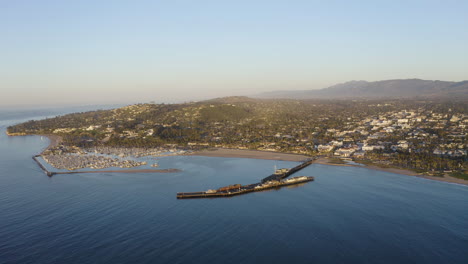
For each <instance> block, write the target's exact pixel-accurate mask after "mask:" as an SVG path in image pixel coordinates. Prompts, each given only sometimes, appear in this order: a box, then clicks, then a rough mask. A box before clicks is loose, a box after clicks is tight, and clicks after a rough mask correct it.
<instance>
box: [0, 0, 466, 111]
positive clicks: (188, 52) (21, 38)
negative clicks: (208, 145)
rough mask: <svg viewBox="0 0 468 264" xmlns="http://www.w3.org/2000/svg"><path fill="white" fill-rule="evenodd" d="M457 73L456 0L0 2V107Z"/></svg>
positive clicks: (462, 30) (461, 43)
mask: <svg viewBox="0 0 468 264" xmlns="http://www.w3.org/2000/svg"><path fill="white" fill-rule="evenodd" d="M397 78H421V79H431V80H436V79H438V80H449V81H461V80H465V79H468V1H466V0H460V1H450V0H441V1H431V0H422V1H412V0H405V1H396V0H389V1H376V0H372V1H350V0H349V1H346V0H343V1H330V0H327V1H312V0H309V1H306V0H304V1H299V0H297V1H295V0H284V1H274V0H265V1H263V0H248V1H243V0H235V1H234V0H232V1H227V0H226V1H224V0H213V1H204V0H191V1H178V0H166V1H156V0H154V1H149V0H148V1H137V0H135V1H130V0H127V1H117V0H112V1H97V0H89V1H88V0H79V1H64V0H57V1H47V0H41V1H38V0H29V1H26V0H11V1H10V0H0V91H1V93H0V106H3V107H5V106H8V105H18V104H20V105H31V104H67V103H71V104H81V103H83V104H94V103H127V102H128V103H133V102H149V101H156V102H174V101H181V100H190V99H195V100H196V99H202V98H212V97H219V96H227V95H247V94H254V93H256V92H262V91H270V90H288V89H317V88H323V87H327V86H330V85H333V84H336V83H340V82H346V81H349V80H368V81H374V80H384V79H397Z"/></svg>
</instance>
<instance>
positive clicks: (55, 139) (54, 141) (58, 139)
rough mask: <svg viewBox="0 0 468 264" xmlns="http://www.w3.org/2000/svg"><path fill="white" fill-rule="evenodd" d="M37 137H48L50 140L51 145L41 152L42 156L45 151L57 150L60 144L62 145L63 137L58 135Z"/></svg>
mask: <svg viewBox="0 0 468 264" xmlns="http://www.w3.org/2000/svg"><path fill="white" fill-rule="evenodd" d="M37 136H42V137H46V138H48V139H49V145H47V147H46V148H45V149H44V150H42V151H41V154H43V153H44V152H45V151H47V150H49V149H51V148H55V147H56V146H58V145H59V144H60V143H62V137H61V136H58V135H52V134H44V135H37Z"/></svg>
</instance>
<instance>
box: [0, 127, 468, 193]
mask: <svg viewBox="0 0 468 264" xmlns="http://www.w3.org/2000/svg"><path fill="white" fill-rule="evenodd" d="M7 135H8V136H20V135H10V134H8V133H7ZM33 136H34V135H33ZM35 136H44V137H47V138H48V139H49V141H50V142H49V145H48V146H47V147H46V148H45V149H44V150H42V151H41V153H40V154H43V153H44V152H45V151H46V150H48V149H50V148H53V147H56V146H58V145H59V144H60V143H61V142H62V137H61V136H58V135H51V134H43V135H41V134H38V135H35ZM182 156H203V157H220V158H246V159H264V160H281V161H294V162H301V161H303V160H305V159H309V158H311V157H310V156H306V155H302V154H294V153H282V152H273V151H261V150H249V149H228V148H216V149H205V150H200V151H195V152H193V153H190V154H183V155H182ZM314 163H316V164H322V165H329V166H345V167H358V168H366V169H369V170H376V171H384V172H390V173H395V174H400V175H407V176H413V177H418V178H423V179H428V180H434V181H440V182H447V183H455V184H461V185H465V186H468V181H466V180H463V179H459V178H455V177H452V176H449V175H444V177H435V176H428V175H421V174H419V173H416V172H414V171H411V170H407V169H398V168H381V167H378V166H374V165H370V166H369V165H364V166H360V165H354V164H336V163H331V162H330V159H329V158H326V157H324V158H319V159H317V160H316V161H315V162H314Z"/></svg>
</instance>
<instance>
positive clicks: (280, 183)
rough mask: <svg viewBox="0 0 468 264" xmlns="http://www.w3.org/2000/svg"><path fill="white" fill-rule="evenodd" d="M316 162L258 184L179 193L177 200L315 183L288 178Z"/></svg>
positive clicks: (309, 178)
mask: <svg viewBox="0 0 468 264" xmlns="http://www.w3.org/2000/svg"><path fill="white" fill-rule="evenodd" d="M314 160H315V159H308V160H306V161H304V162H303V163H301V164H299V165H298V166H296V167H293V168H290V169H286V168H283V169H278V170H275V173H273V174H272V175H270V176H268V177H265V178H263V179H262V180H261V181H260V182H258V183H253V184H248V185H241V184H234V185H229V186H225V187H221V188H219V189H216V190H207V191H204V192H180V193H177V199H193V198H221V197H232V196H236V195H241V194H246V193H250V192H258V191H263V190H268V189H274V188H281V187H284V186H290V185H296V184H302V183H306V182H310V181H313V180H314V179H315V178H314V177H312V176H298V177H293V178H290V179H286V178H287V177H289V176H291V175H292V174H294V173H296V172H298V171H300V170H302V169H304V168H305V167H307V166H309V165H311V164H312V163H313V162H314Z"/></svg>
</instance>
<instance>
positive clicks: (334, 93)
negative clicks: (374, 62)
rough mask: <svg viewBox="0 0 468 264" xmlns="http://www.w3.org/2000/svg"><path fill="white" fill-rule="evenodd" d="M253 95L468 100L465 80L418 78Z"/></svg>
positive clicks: (353, 83)
mask: <svg viewBox="0 0 468 264" xmlns="http://www.w3.org/2000/svg"><path fill="white" fill-rule="evenodd" d="M255 97H257V98H290V99H346V98H349V99H352V98H355V99H357V98H369V99H377V98H421V99H438V98H448V99H468V81H462V82H447V81H429V80H420V79H401V80H385V81H376V82H367V81H350V82H346V83H341V84H336V85H333V86H330V87H328V88H324V89H319V90H293V91H272V92H266V93H262V94H259V95H257V96H255Z"/></svg>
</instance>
